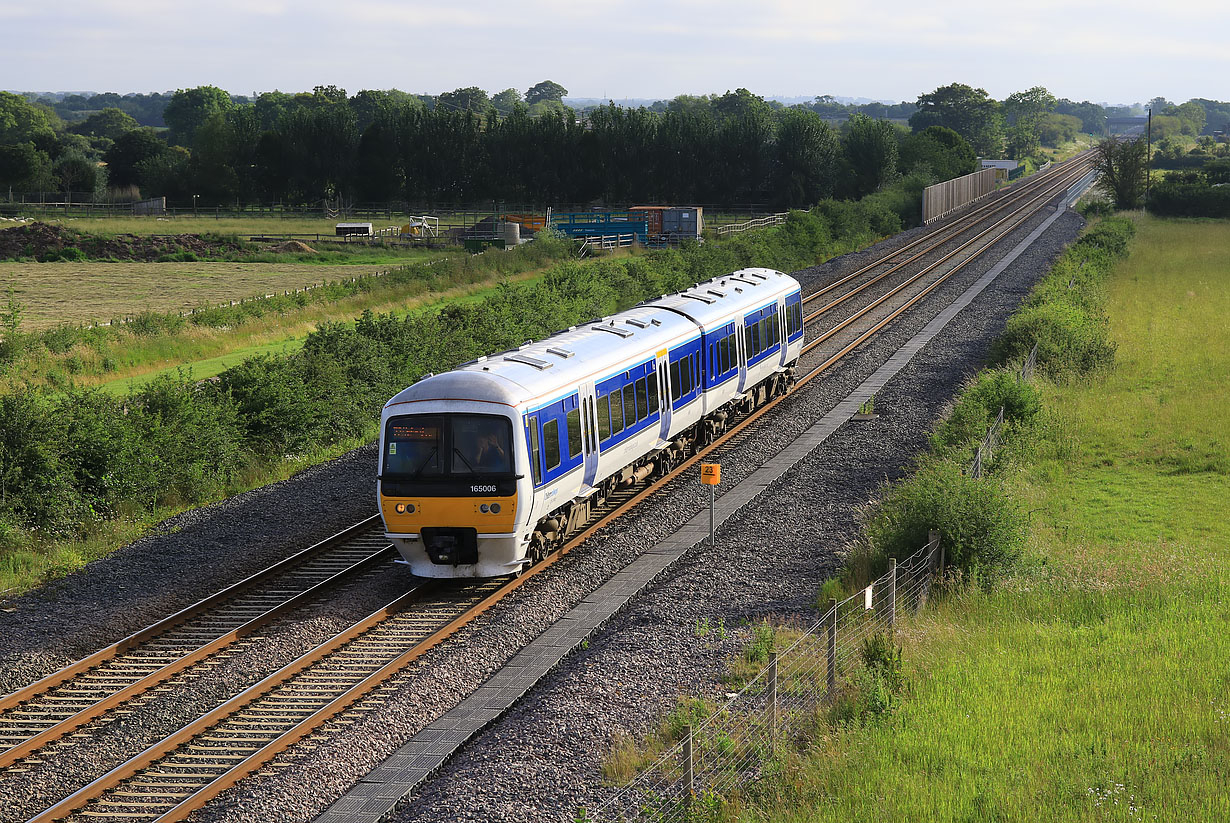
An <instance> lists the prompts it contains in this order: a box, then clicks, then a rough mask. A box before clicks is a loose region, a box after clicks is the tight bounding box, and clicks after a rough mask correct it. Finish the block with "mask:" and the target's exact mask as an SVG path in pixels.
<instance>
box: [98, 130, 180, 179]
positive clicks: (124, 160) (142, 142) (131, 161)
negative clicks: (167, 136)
mask: <svg viewBox="0 0 1230 823" xmlns="http://www.w3.org/2000/svg"><path fill="white" fill-rule="evenodd" d="M166 150H167V144H166V143H164V142H162V140H161V138H159V137H158V134H157V133H156V132H155V131H154V130H153V129H147V128H142V129H133V130H132V131H130V132H127V133H125V134H121V135H120V136H119V137H118V138H117V139H116V141H115V145H113V146H112V147H111V148H110V149H109V150H108V151H107V153H106V154H104V155H103V161H104V162H105V163H106V164H107V173H108V174H109V175H110V178H111V183H112V185H115V186H135V185H137V184H139V183H140V182H141V180H140V177H139V175H138V173H137V166H138V165H139V164H140V163H141V162H142V161H144V160H148V159H150V158H151V157H157V156H158V155H160V154H162V153H163V152H165V151H166Z"/></svg>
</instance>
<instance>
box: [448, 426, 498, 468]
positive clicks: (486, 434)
mask: <svg viewBox="0 0 1230 823" xmlns="http://www.w3.org/2000/svg"><path fill="white" fill-rule="evenodd" d="M449 423H450V426H451V428H452V453H451V454H450V455H449V465H450V466H451V468H452V473H453V474H511V473H512V449H511V448H510V446H511V444H510V443H509V442H508V425H507V424H506V423H505V422H504V421H503V420H501V419H500V418H497V417H488V416H486V415H483V416H479V415H473V416H471V415H456V416H455V417H453V418H451V419H450V421H449Z"/></svg>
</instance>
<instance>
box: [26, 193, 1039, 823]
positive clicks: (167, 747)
mask: <svg viewBox="0 0 1230 823" xmlns="http://www.w3.org/2000/svg"><path fill="white" fill-rule="evenodd" d="M1049 199H1053V198H1048V201H1049ZM1037 210H1038V209H1034V210H1033V211H1032V212H1030V214H1029V215H1028V216H1032V214H1033V213H1036V211H1037ZM1024 219H1027V217H1023V218H1022V222H1023V220H1024ZM1008 234H1010V232H1005V233H1004V234H1002V235H1001V236H1000V237H998V238H996V239H995V240H994V241H992V243H989V244H987V245H986V246H984V247H983V248H981V249H979V250H977V251H976V252H975V253H974V254H973V255H971V256H970V257H969V258H967V259H966V260H964V261H962V262H961V263H959V264H958V266H957V267H955V268H954V269H952V270H951V271H949V272H947V273H945V274H944V275H943V276H942V277H940V278H938V279H937V280H936V281H935V282H934V283H932V284H930V285H929V286H928V287H927V288H926V289H925V290H924V291H922V292H920V293H919V294H917V295H915V296H914V297H912V298H911V299H910V300H909V301H908V302H907V303H905V304H903V305H902V306H900V307H898V308H897V309H896V310H894V311H893V312H892V313H891V314H890V315H889V316H888V317H885V318H883V319H882V320H880V321H878V322H876V323H875V324H874V325H873V326H872V327H871V328H869V329H868V330H867V331H866V332H864V333H863V334H862V335H861V336H860V337H859V339H858V340H856V341H854V342H853V343H851V344H849V345H848V346H846V347H844V348H843V350H842V351H841V352H839V353H837V354H835V355H833V356H831V357H829V358H827V359H826V360H825V361H824V362H823V363H821V364H820V365H818V366H816V367H815V368H813V369H811V370H810V371H808V372H807V373H806V374H805V375H804V376H803V377H802V378H800V380H799V381H798V383H797V385H804V384H805V383H807V382H808V381H810V380H812V379H815V378H816V377H817V376H819V375H820V374H821V373H823V372H824V371H827V370H828V369H829V368H831V366H832V365H833V364H834V363H836V362H837V361H838V360H839V359H840V358H841V357H844V356H845V354H848V353H849V352H850V351H852V350H853V349H854V348H856V347H857V346H858V345H859V344H860V343H861V342H862V341H864V340H866V339H868V338H869V337H871V336H872V335H874V334H875V333H876V332H878V331H880V330H881V329H883V328H884V327H885V326H887V325H888V324H889V323H891V322H892V321H893V320H895V319H896V318H897V317H899V316H900V315H901V314H902V313H904V312H905V311H907V310H908V309H909V308H911V307H912V306H913V305H915V304H916V303H917V302H918V301H920V300H922V299H923V297H925V296H926V295H927V294H929V293H930V292H931V291H933V290H934V289H935V288H938V286H939V285H941V284H942V283H943V282H945V281H946V280H947V279H948V278H949V277H951V276H952V275H953V274H955V273H956V272H957V271H959V270H961V269H962V268H964V267H965V266H967V265H969V264H970V263H971V262H972V261H973V260H975V259H977V258H978V257H980V256H981V255H982V253H983V252H985V251H987V250H988V249H990V248H993V247H994V246H995V245H996V244H997V243H998V242H1000V241H1001V240H1003V239H1004V238H1006V237H1007V236H1008ZM791 394H793V391H791V392H789V393H786V394H782V395H779V396H778V397H776V398H773V399H771V400H770V401H769V402H767V403H765V404H764V405H762V406H760V407H759V408H757V409H755V410H753V411H752V412H751V413H749V414H748V415H747V416H746V417H745V418H743V419H742V420H741V421H739V422H738V423H737V424H736V425H735V426H733V427H732V428H731V429H729V430H728V431H726V432H725V433H723V434H722V435H721V436H720V437H718V438H717V439H716V440H715V441H714V442H713V443H712V444H710V445H708V446H707V447H704V448H702V449H700V450H698V452H697V453H696V454H695V455H693V456H692V457H690V458H688V459H686V460H684V461H683V462H681V463H680V465H678V466H676V467H675V468H674V469H672V470H671V471H670V472H668V473H667V474H666V475H665V476H663V477H662V478H661V479H659V480H658V481H657V482H656V483H653V484H652V485H650V486H648V487H646V488H643V489H641V490H640V491H638V492H637V493H635V494H633V495H632V496H631V497H629V498H627V499H626V500H624V501H623V502H621V503H619V504H618V505H617V506H616V507H615V508H614V509H613V510H611V511H608V512H606V513H603V514H601V515H599V516H597V517H596V518H595V519H594V520H592V521H591V522H590V523H588V524H587V525H586V526H585V527H583V529H582V530H581V531H580V532H579V533H578V534H577V535H575V536H574V537H573V538H571V539H570V540H569V541H567V543H565V545H564V546H563V547H561V548H560V549H559V550H558V551H556V552H553V553H552V554H551V555H549V556H548V557H547V558H545V559H544V560H543V561H541V562H539V563H538V564H536V565H534V566H533V567H531V568H530V569H528V570H527V571H526V572H525V573H524V574H523V575H521V576H520V577H517V578H514V579H512V580H508V581H506V582H503V583H498V584H488V585H487V586H486V587H483V588H480V589H477V590H472V591H475V592H477V593H479V594H482V597H481V599H479V600H478V601H477V602H475V603H473V604H471V605H469V606H468V608H466V609H465V611H463V612H462V613H461V614H458V615H456V616H453V617H452V618H451V619H450V620H449V621H448V622H447V623H445V624H444V625H443V626H441V627H439V628H438V629H436V630H435V631H434V632H432V633H431V634H430V635H428V636H427V637H426V638H423V639H420V640H418V641H415V642H413V643H412V644H411V645H410V646H409V648H407V649H405V650H404V651H402V652H400V653H399V654H397V655H396V656H395V657H393V658H392V659H390V660H388V661H387V662H385V663H384V664H382V665H381V666H379V668H377V669H376V670H375V671H372V672H371V673H370V674H368V675H366V676H365V677H364V678H363V679H362V680H360V681H359V682H357V683H354V684H353V685H350V686H349V687H347V688H346V689H345V690H344V691H343V692H341V693H340V694H337V695H335V696H333V697H332V698H331V699H329V701H328V702H327V703H325V704H324V705H322V706H320V707H319V708H317V709H315V710H314V711H313V712H312V713H311V714H309V715H308V716H307V717H305V718H301V719H297V722H296V723H295V724H294V725H293V726H291V727H290V728H289V729H286V730H284V731H282V732H281V733H280V734H278V736H277V737H275V738H274V739H272V740H269V741H267V742H265V743H263V745H261V747H260V748H259V749H257V750H256V751H255V752H254V753H252V754H250V755H248V756H246V757H244V758H242V759H239V760H238V762H233V763H228V767H227V768H226V770H225V771H223V772H222V773H221V774H218V775H217V776H214V777H213V778H212V779H211V780H210V782H209V783H208V784H206V785H205V786H203V787H200V788H197V789H196V790H195V791H192V792H189V793H182V792H181V793H176V794H172V793H163V794H161V795H159V794H158V793H152V792H132V793H128V794H125V795H124V796H132V797H138V798H140V797H151V796H152V797H159V796H161V797H164V798H168V799H169V800H170V801H176V802H174V803H173V804H172V803H171V802H164V803H162V804H160V809H159V810H158V811H157V815H158V816H157V817H154V816H153V814H154V813H152V812H151V813H150V814H149V815H141V814H139V813H132V812H119V811H117V812H114V813H108V812H103V811H95V812H92V813H90V815H91V816H92V817H116V818H120V817H122V818H125V819H133V818H137V817H149V818H150V819H155V820H157V821H159V823H162V821H172V820H182V819H183V818H184V817H185V816H186V815H187V814H189V813H190V812H192V811H195V810H198V809H200V808H202V807H203V806H204V805H205V804H206V803H208V802H209V801H210V800H212V799H213V798H214V797H216V796H217V795H218V794H220V793H221V792H222V791H224V790H226V789H227V788H230V787H231V786H234V785H235V784H236V783H237V782H238V781H239V780H241V779H243V777H245V776H247V775H249V774H251V773H252V772H253V771H255V770H256V769H258V768H260V767H261V766H262V765H264V764H265V763H267V762H268V761H269V760H271V759H272V758H273V757H275V756H277V755H278V754H279V753H281V752H283V751H285V750H286V749H287V748H289V747H290V746H291V745H293V744H294V743H295V742H297V741H299V740H301V739H303V738H304V737H306V736H307V735H309V734H311V733H312V731H314V730H315V729H317V728H319V726H320V725H322V724H323V723H325V722H327V721H328V720H329V719H331V718H333V717H335V716H337V715H338V714H339V713H341V712H343V711H345V709H346V708H347V707H349V706H350V705H352V704H353V703H354V702H356V701H357V700H359V699H360V698H362V697H363V696H365V695H367V694H369V693H371V692H372V691H373V690H374V689H376V688H377V687H379V686H380V685H381V684H383V683H384V682H385V681H387V679H388V678H389V677H391V676H393V675H394V674H396V673H397V672H400V671H401V670H403V669H404V668H405V667H406V666H408V665H409V664H410V663H411V662H413V661H414V660H416V659H418V658H420V657H421V656H422V655H423V654H424V653H426V652H427V651H428V650H429V649H431V648H434V647H436V646H438V645H439V644H440V643H441V642H443V641H444V640H445V639H447V638H448V637H450V636H452V635H453V634H455V633H456V632H457V631H459V630H460V629H461V628H463V627H464V626H466V625H468V624H469V623H470V622H472V621H473V620H474V618H476V617H477V616H479V615H481V614H483V613H485V612H486V611H488V610H489V609H490V608H491V607H492V606H494V605H495V604H496V603H498V602H500V601H501V600H503V598H504V597H506V596H507V595H508V594H509V593H510V592H512V591H514V590H515V589H517V588H519V587H521V586H522V585H524V584H525V583H527V582H528V581H529V580H531V579H532V578H533V577H534V576H535V575H537V574H539V573H541V572H543V571H545V570H546V569H548V568H550V567H551V566H552V565H553V564H554V563H556V562H558V561H559V560H560V559H562V557H563V556H564V555H566V554H567V553H568V552H570V551H571V550H572V549H574V548H576V547H577V546H579V545H581V544H582V543H583V542H585V541H586V540H587V539H589V538H590V537H591V536H592V535H593V533H594V532H595V531H597V530H598V529H600V528H602V527H603V526H605V525H607V524H609V523H610V522H612V521H614V520H616V519H617V518H619V517H622V516H624V515H626V514H627V513H628V512H629V511H631V510H633V509H635V508H636V507H637V505H638V504H639V503H640V502H642V501H643V500H645V499H646V498H648V497H650V496H652V495H654V494H658V493H660V492H661V491H662V490H663V489H664V488H665V487H666V486H667V485H668V484H669V483H670V482H671V481H673V480H676V479H678V478H680V477H681V476H682V475H683V474H684V473H685V472H686V471H688V470H689V469H690V468H692V467H694V466H695V464H696V463H698V462H699V461H700V460H702V459H705V458H708V457H711V456H712V455H713V453H714V452H716V451H718V450H720V449H723V448H725V447H726V446H728V445H729V444H730V443H731V441H732V440H733V439H734V438H735V437H737V436H739V435H741V434H742V433H744V432H746V431H747V430H748V429H750V428H751V427H752V426H753V425H754V424H755V423H757V422H758V421H760V420H761V419H762V418H763V417H765V416H766V415H767V414H768V413H769V412H770V411H772V410H773V409H776V408H777V407H778V405H779V404H780V403H782V402H783V401H785V400H786V399H787V398H788V397H790V396H791ZM427 588H428V587H426V586H424V587H422V588H420V589H416V590H414V591H412V592H409V593H407V594H405V595H403V596H401V597H399V598H398V599H397V600H395V601H393V602H392V603H390V604H389V605H388V606H386V607H384V608H383V609H380V610H378V611H377V612H374V613H373V614H372V615H370V616H369V617H368V618H366V619H365V620H363V621H361V622H360V623H358V624H356V625H355V626H352V627H351V628H349V629H347V630H345V631H343V632H341V633H339V634H338V635H336V636H335V637H334V638H332V639H331V640H329V641H327V642H326V643H324V644H321V646H319V647H317V649H315V650H313V651H312V652H309V653H308V654H307V655H304V656H303V657H300V658H299V659H298V660H296V661H294V662H292V663H290V664H288V665H287V666H286V667H284V668H283V669H282V670H280V671H279V672H277V673H275V674H273V675H270V676H269V677H267V678H265V679H264V680H262V681H261V683H258V684H256V685H255V686H252V687H250V688H249V689H247V690H246V691H245V692H243V693H241V694H240V695H237V696H235V697H234V698H232V699H231V700H229V701H227V703H225V704H223V705H222V706H219V707H217V708H216V709H214V710H213V711H211V712H210V713H209V714H207V715H205V716H203V717H201V718H199V719H198V720H196V721H194V722H193V723H191V724H189V725H187V726H185V727H184V728H183V729H181V730H179V731H178V732H176V733H175V734H173V735H171V736H169V737H168V738H166V739H165V740H163V741H161V742H159V743H157V744H155V745H154V746H152V747H150V748H149V749H147V750H146V751H145V752H143V753H142V754H141V755H138V756H137V757H136V758H133V759H132V760H130V761H128V762H127V763H125V764H122V765H121V766H118V767H116V768H115V769H113V770H112V771H111V772H109V773H108V774H106V775H104V776H102V777H100V778H99V779H97V780H95V781H94V782H92V783H91V784H89V785H88V786H85V787H83V788H82V789H80V790H78V791H77V792H75V793H73V794H72V795H70V796H69V797H67V798H65V799H64V800H62V801H60V802H59V803H57V804H56V805H55V806H52V807H51V808H49V809H47V810H45V811H44V812H42V813H40V814H39V815H37V816H35V817H34V818H31V820H30V823H45V821H51V820H57V819H61V818H62V817H63V816H64V815H68V814H71V813H73V812H74V811H77V810H79V809H82V808H83V807H84V806H87V805H88V804H89V803H91V802H92V801H93V800H95V799H97V798H100V797H101V796H103V795H104V794H106V793H107V792H108V791H111V790H112V789H115V788H118V787H119V786H121V785H122V784H124V783H126V782H127V781H129V780H132V779H133V778H134V777H137V776H138V775H139V774H140V772H141V771H142V770H143V769H146V768H148V767H150V766H153V765H155V764H156V763H158V762H160V761H161V760H162V759H163V758H165V757H167V756H168V755H170V754H172V753H173V752H175V751H176V750H177V749H178V748H180V747H181V746H184V745H185V744H188V743H189V742H190V741H192V740H194V739H195V738H196V737H197V736H198V735H201V734H203V733H205V732H208V731H209V730H210V729H211V728H213V727H214V726H216V725H217V723H218V721H219V720H222V719H225V718H226V717H228V716H230V715H233V714H235V713H237V712H240V711H242V710H243V709H244V708H245V707H247V706H249V705H250V704H251V703H252V702H254V701H255V700H256V699H258V698H260V697H262V696H264V695H266V694H270V693H272V692H273V691H274V690H275V689H277V688H278V687H279V686H281V685H283V684H285V683H286V682H287V679H288V678H289V677H293V676H294V675H297V674H300V673H303V672H307V671H309V670H310V669H311V667H312V666H313V665H316V664H318V663H321V662H323V661H326V660H327V659H328V658H329V656H330V655H332V654H335V653H337V652H338V651H343V650H344V649H345V647H346V646H347V645H348V644H349V643H351V642H353V641H356V640H359V639H360V638H362V637H363V636H364V635H365V634H367V633H368V632H371V631H373V630H376V629H378V628H379V627H380V626H382V625H383V624H385V623H386V621H388V620H389V619H391V618H394V617H396V616H397V615H399V614H401V613H402V611H403V610H404V609H405V608H406V607H407V606H409V605H410V603H411V602H412V601H414V600H416V599H418V598H419V597H421V596H422V593H423V591H424V590H425V589H427ZM431 588H432V589H435V588H436V587H435V586H432V587H431ZM282 705H285V704H282ZM271 711H275V712H281V713H283V714H284V713H286V712H287V710H286V709H284V708H283V709H276V708H275V709H272V710H271ZM278 716H281V715H280V714H275V715H272V716H270V715H266V716H259V715H258V716H257V720H256V721H253V722H252V723H251V724H249V725H255V726H261V725H271V722H272V719H273V718H275V717H278ZM262 717H264V718H265V719H264V720H262V719H261V718H262ZM253 734H255V732H253ZM222 739H223V740H225V739H226V738H222ZM194 757H197V758H204V757H205V756H204V755H198V756H194ZM236 757H237V756H231V757H230V759H232V760H234V759H236ZM177 768H180V769H183V770H184V771H182V772H170V773H167V774H164V775H162V776H163V777H167V778H171V779H173V780H176V781H177V782H175V783H170V784H163V785H164V786H165V787H167V788H175V787H183V788H188V787H189V785H190V784H189V783H187V782H185V781H187V780H188V779H189V778H190V777H191V775H192V773H193V772H199V771H200V770H201V769H203V768H204V766H203V765H202V764H201V763H199V762H193V763H192V764H191V765H186V766H179V767H177ZM146 785H149V786H150V787H156V786H155V784H146ZM191 785H192V786H195V784H191ZM185 795H186V796H185ZM110 805H112V806H115V807H119V808H133V807H135V806H136V805H137V804H135V803H129V802H126V801H112V802H111V804H110ZM167 806H170V808H165V807H167Z"/></svg>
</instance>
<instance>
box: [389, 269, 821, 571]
mask: <svg viewBox="0 0 1230 823" xmlns="http://www.w3.org/2000/svg"><path fill="white" fill-rule="evenodd" d="M800 300H801V297H800V294H799V286H798V283H797V282H796V281H795V280H793V279H792V278H790V277H788V276H787V275H784V274H782V273H780V272H775V271H772V270H769V269H744V270H741V271H739V272H735V273H733V274H731V275H727V276H726V277H721V278H715V279H714V280H710V281H707V282H705V283H700V284H697V285H696V286H695V287H693V288H692V289H688V290H686V291H684V292H681V293H679V294H677V295H668V296H665V297H662V298H659V299H657V300H653V301H649V302H647V303H643V304H641V305H639V306H637V307H636V308H633V309H630V310H629V311H626V312H621V313H620V314H617V315H614V316H612V317H608V318H604V319H603V320H601V321H595V322H592V323H588V324H585V325H584V326H580V327H575V328H572V329H569V330H568V331H565V332H561V333H559V334H556V335H552V336H551V337H550V338H548V339H546V340H543V341H541V342H538V343H527V344H526V345H524V346H522V347H521V348H519V349H516V350H514V351H509V352H504V353H502V354H498V355H493V356H490V357H482V358H479V359H478V360H475V361H473V362H471V363H467V364H466V365H464V366H462V367H460V368H458V369H456V370H454V371H451V372H448V373H446V374H441V375H434V376H428V377H426V378H424V379H423V380H420V381H419V382H418V383H415V384H414V385H413V386H411V387H409V388H407V389H406V390H404V391H402V392H401V393H400V394H398V395H397V396H396V397H394V398H393V399H392V400H390V401H389V402H388V403H387V404H386V405H385V408H384V413H383V415H382V421H381V423H382V425H381V439H380V454H381V457H380V476H379V482H378V485H377V494H378V497H379V503H380V511H381V514H382V516H383V518H384V523H385V528H386V531H387V533H388V536H389V538H390V539H391V540H392V541H393V543H394V544H395V545H396V546H397V548H398V551H399V553H400V554H401V556H402V557H403V558H404V560H405V562H407V563H409V564H410V566H411V569H412V571H413V572H414V573H415V574H417V575H420V576H424V577H495V576H501V575H507V574H515V573H518V572H520V571H521V570H522V569H523V568H525V567H526V566H527V565H528V564H531V563H533V562H536V561H537V560H539V559H541V558H542V557H544V556H545V555H546V554H547V553H548V552H549V551H551V550H552V549H554V548H555V547H557V546H558V545H560V544H561V543H562V542H563V540H564V539H565V538H566V537H567V535H568V534H570V533H571V532H572V531H574V530H576V529H577V528H579V527H580V525H581V524H583V523H584V522H585V520H587V519H588V516H589V514H590V513H591V512H592V511H593V510H594V509H595V507H596V506H597V505H600V504H601V503H603V502H605V500H606V498H607V497H608V496H609V495H610V494H612V493H613V492H614V491H615V490H617V489H618V488H620V487H626V486H629V485H632V484H634V483H636V482H639V481H641V480H644V479H646V478H647V477H649V476H650V475H653V474H665V473H666V472H668V471H670V469H671V468H672V467H673V466H674V465H676V464H677V463H678V462H679V461H680V460H682V459H684V458H685V457H686V456H687V454H688V453H690V451H692V450H694V449H695V448H696V447H697V446H698V445H699V444H702V443H707V442H709V441H711V440H712V439H713V438H714V437H716V436H718V435H720V433H721V432H722V431H723V430H724V429H725V427H726V426H727V425H728V422H729V420H731V419H732V417H733V414H734V413H735V412H736V411H739V410H747V409H750V408H752V407H754V406H755V405H756V404H758V403H760V402H763V401H764V400H766V399H768V398H769V397H771V396H773V395H774V394H776V393H779V392H781V391H784V390H786V388H787V387H788V385H789V384H790V382H791V380H792V375H793V372H792V367H793V365H794V363H795V362H796V361H797V360H798V356H799V353H800V352H801V348H802V339H803V331H802V312H801V303H800V302H799V301H800Z"/></svg>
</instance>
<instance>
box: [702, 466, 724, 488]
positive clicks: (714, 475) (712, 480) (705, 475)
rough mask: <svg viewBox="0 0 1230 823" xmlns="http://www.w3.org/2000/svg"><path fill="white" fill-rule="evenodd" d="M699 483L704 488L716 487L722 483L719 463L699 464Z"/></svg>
mask: <svg viewBox="0 0 1230 823" xmlns="http://www.w3.org/2000/svg"><path fill="white" fill-rule="evenodd" d="M700 482H702V483H704V484H705V485H706V486H716V485H718V484H719V483H721V482H722V464H721V463H701V464H700Z"/></svg>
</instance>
